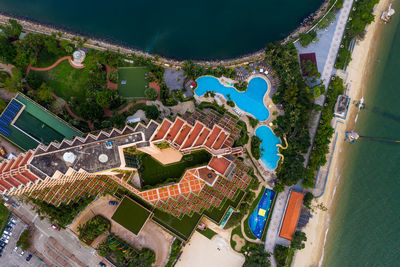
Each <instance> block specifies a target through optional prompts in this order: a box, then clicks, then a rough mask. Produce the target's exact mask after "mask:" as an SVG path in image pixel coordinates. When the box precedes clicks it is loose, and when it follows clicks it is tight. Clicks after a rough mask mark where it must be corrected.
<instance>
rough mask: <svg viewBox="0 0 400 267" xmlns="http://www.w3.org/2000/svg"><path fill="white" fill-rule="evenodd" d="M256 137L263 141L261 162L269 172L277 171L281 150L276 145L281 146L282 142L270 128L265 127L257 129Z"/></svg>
mask: <svg viewBox="0 0 400 267" xmlns="http://www.w3.org/2000/svg"><path fill="white" fill-rule="evenodd" d="M256 135H257V136H258V137H259V138H260V139H261V140H262V141H261V146H260V149H261V161H262V162H263V163H264V164H265V167H267V169H268V170H275V168H276V166H277V165H278V161H279V159H280V157H279V156H278V152H279V150H278V147H277V146H276V145H277V144H280V143H281V140H280V139H279V138H278V137H276V136H275V134H274V133H273V132H272V130H271V129H270V128H269V127H268V126H264V125H263V126H260V127H258V128H257V129H256Z"/></svg>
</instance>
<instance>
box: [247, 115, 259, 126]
mask: <svg viewBox="0 0 400 267" xmlns="http://www.w3.org/2000/svg"><path fill="white" fill-rule="evenodd" d="M247 118H248V119H249V123H250V125H251V127H253V128H256V127H257V125H258V123H259V121H258V120H257V119H255V118H253V117H251V116H247Z"/></svg>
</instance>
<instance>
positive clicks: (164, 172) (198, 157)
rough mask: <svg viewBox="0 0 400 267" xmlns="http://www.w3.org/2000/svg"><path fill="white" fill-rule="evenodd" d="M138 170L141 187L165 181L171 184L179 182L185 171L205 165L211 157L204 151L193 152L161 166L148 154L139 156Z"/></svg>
mask: <svg viewBox="0 0 400 267" xmlns="http://www.w3.org/2000/svg"><path fill="white" fill-rule="evenodd" d="M139 158H140V164H141V168H140V169H139V173H140V177H141V178H142V180H143V186H146V185H149V186H155V185H158V184H162V183H164V182H165V181H166V180H168V181H170V182H173V181H177V180H179V179H180V178H181V177H182V175H183V173H184V172H185V170H186V169H188V168H192V167H195V166H201V165H206V164H207V163H208V162H209V161H210V159H211V155H210V153H208V152H207V151H205V150H199V151H194V152H192V153H190V154H189V155H185V156H183V157H182V160H181V161H179V162H177V163H173V164H168V165H163V164H162V163H160V162H159V161H157V160H156V159H154V158H153V157H151V156H150V155H148V154H140V157H139Z"/></svg>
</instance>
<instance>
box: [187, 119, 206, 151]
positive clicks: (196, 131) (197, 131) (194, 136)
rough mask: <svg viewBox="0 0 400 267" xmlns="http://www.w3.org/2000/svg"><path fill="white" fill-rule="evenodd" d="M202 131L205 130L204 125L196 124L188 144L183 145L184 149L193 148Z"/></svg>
mask: <svg viewBox="0 0 400 267" xmlns="http://www.w3.org/2000/svg"><path fill="white" fill-rule="evenodd" d="M201 129H203V125H201V124H200V123H198V122H196V124H195V126H194V128H193V130H192V131H191V132H190V134H189V137H188V138H187V139H186V142H185V143H184V144H183V146H182V148H187V147H191V146H192V144H193V142H194V141H195V140H196V138H197V136H198V135H199V134H200V131H201Z"/></svg>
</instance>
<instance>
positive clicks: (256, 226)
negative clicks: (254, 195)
mask: <svg viewBox="0 0 400 267" xmlns="http://www.w3.org/2000/svg"><path fill="white" fill-rule="evenodd" d="M274 197H275V192H274V191H272V190H270V189H268V188H266V189H265V191H264V195H263V196H262V197H261V199H260V202H258V204H257V207H256V208H255V209H254V211H253V212H252V213H251V216H250V218H249V226H250V229H251V232H252V233H253V234H254V236H256V237H257V238H261V237H262V234H263V231H264V228H265V223H266V222H267V218H268V214H269V212H270V209H271V206H272V202H273V201H274Z"/></svg>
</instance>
